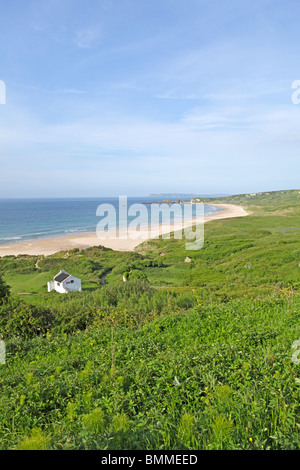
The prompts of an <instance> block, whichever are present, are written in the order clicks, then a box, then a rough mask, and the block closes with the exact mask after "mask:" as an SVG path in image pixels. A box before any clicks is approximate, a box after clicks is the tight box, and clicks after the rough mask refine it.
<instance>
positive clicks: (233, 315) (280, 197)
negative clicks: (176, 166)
mask: <svg viewBox="0 0 300 470" xmlns="http://www.w3.org/2000/svg"><path fill="white" fill-rule="evenodd" d="M299 198H300V194H299V191H298V190H297V191H296V190H295V191H283V192H282V191H278V192H272V193H261V194H256V195H237V196H231V197H228V198H222V199H213V200H211V199H209V200H206V202H210V203H213V202H216V203H217V202H218V203H221V202H222V203H234V204H239V205H242V206H243V207H244V208H245V209H246V210H248V211H249V212H251V214H250V215H249V216H247V217H243V218H235V219H227V220H226V219H224V220H219V221H211V222H209V223H207V224H205V242H204V246H203V248H202V249H201V250H199V251H190V252H187V251H186V250H185V241H184V240H174V239H171V240H152V241H148V242H145V243H143V244H141V245H140V246H139V247H138V248H137V250H136V252H133V253H124V252H122V253H121V252H114V251H112V250H109V249H105V248H103V247H94V248H90V249H87V250H84V251H79V250H72V251H71V252H61V253H57V254H56V255H52V256H48V257H41V258H40V259H39V260H37V258H36V257H30V256H18V257H4V258H1V259H0V270H1V272H2V278H3V280H4V281H5V282H6V283H7V284H8V285H9V286H10V290H11V294H10V296H9V297H4V296H3V297H2V298H1V295H0V332H1V334H2V336H3V339H4V340H5V343H6V351H7V354H6V364H5V365H4V364H3V365H1V364H0V387H1V396H0V406H1V415H0V449H17V448H18V449H46V448H47V449H48V448H49V449H166V450H168V449H299V443H300V440H299V427H300V423H299V398H300V394H299V391H300V388H299V383H300V373H299V363H298V361H297V360H295V358H297V354H296V353H297V350H296V346H297V343H296V341H297V340H300V323H299V311H300V296H299V294H300V267H299V266H300V240H299V230H300V210H299V208H300V205H299V200H300V199H299ZM186 256H189V257H190V258H191V262H190V263H186V262H185V258H186ZM60 269H65V270H67V271H70V272H72V273H73V274H74V275H76V276H79V277H81V279H82V282H83V291H82V292H81V293H73V294H70V295H60V294H58V293H56V292H51V293H48V292H47V288H46V284H47V281H48V280H50V279H51V278H52V277H53V275H54V274H56V273H57V272H58V271H59V270H60ZM107 273H108V275H107V277H106V278H105V282H106V284H105V285H103V276H104V275H105V274H107ZM124 273H127V275H128V279H129V280H128V281H127V282H125V283H124V282H123V281H122V279H123V274H124ZM3 292H5V290H4V291H3ZM3 295H4V294H3ZM295 354H296V355H295ZM293 358H294V359H293Z"/></svg>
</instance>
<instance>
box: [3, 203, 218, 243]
mask: <svg viewBox="0 0 300 470" xmlns="http://www.w3.org/2000/svg"><path fill="white" fill-rule="evenodd" d="M170 200H174V202H175V201H176V199H175V198H170ZM160 202H161V198H159V197H154V196H151V197H128V198H127V207H128V208H129V207H130V206H132V205H133V204H138V203H143V204H145V207H147V211H148V218H147V219H146V218H144V220H143V221H142V225H147V224H148V223H150V222H151V205H150V204H149V203H160ZM102 204H109V205H112V206H113V207H114V208H115V210H116V215H117V218H118V214H119V198H117V197H115V198H114V197H106V198H101V197H99V198H49V199H46V198H44V199H42V198H41V199H0V245H8V244H12V243H19V242H25V241H29V240H37V239H43V238H53V237H59V236H67V235H77V234H78V235H80V234H82V233H91V232H95V231H96V227H97V224H98V223H99V222H100V220H101V217H99V216H97V215H96V211H97V208H98V206H100V205H102ZM195 207H196V206H195V205H193V215H195V214H196V213H195ZM182 208H183V205H182ZM219 210H220V209H218V208H216V207H214V206H210V205H205V206H204V215H210V214H214V213H216V212H218V211H219ZM135 217H136V216H135ZM135 217H131V218H128V222H130V220H133V219H134V218H135ZM174 220H175V221H176V218H175V219H174ZM123 222H124V221H123ZM117 224H119V226H122V221H119V220H117Z"/></svg>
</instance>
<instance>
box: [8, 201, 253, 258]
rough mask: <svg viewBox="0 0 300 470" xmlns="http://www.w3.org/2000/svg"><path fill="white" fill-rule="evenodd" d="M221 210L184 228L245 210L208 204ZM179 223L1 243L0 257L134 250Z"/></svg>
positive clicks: (238, 214)
mask: <svg viewBox="0 0 300 470" xmlns="http://www.w3.org/2000/svg"><path fill="white" fill-rule="evenodd" d="M210 205H213V206H215V207H218V208H220V209H222V210H221V211H220V212H217V213H216V214H213V215H210V216H206V217H204V218H201V219H191V220H190V221H189V222H188V223H185V227H188V226H190V227H192V226H195V225H197V224H202V223H203V222H204V223H206V222H210V221H212V220H218V219H228V218H232V217H244V216H246V215H248V213H247V212H246V211H245V210H244V209H243V207H241V206H236V205H233V204H210ZM182 228H183V227H182V223H175V224H172V225H171V226H170V225H165V226H164V225H161V226H156V227H151V231H150V229H148V228H143V229H141V231H140V232H136V231H135V232H130V233H125V232H124V231H120V232H119V233H117V234H116V236H114V235H112V234H110V233H109V232H106V238H99V237H98V236H97V233H87V234H84V235H74V236H66V237H57V238H47V239H41V240H34V241H28V242H22V243H14V244H10V245H0V257H3V256H7V255H15V256H17V255H36V256H39V255H44V256H48V255H52V254H54V253H57V252H59V251H68V250H72V249H74V248H79V249H84V248H87V247H91V246H99V245H102V246H105V247H107V248H111V249H113V250H116V251H133V250H134V249H135V248H136V247H137V246H138V245H140V243H142V242H143V241H145V240H148V239H150V238H155V237H157V236H159V235H161V234H166V233H169V232H173V231H174V232H176V231H178V230H181V229H182Z"/></svg>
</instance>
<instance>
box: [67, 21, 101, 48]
mask: <svg viewBox="0 0 300 470" xmlns="http://www.w3.org/2000/svg"><path fill="white" fill-rule="evenodd" d="M100 33H101V31H100V27H99V26H91V27H89V28H86V29H81V30H78V31H76V33H75V37H74V43H75V44H76V46H78V47H80V48H84V49H89V48H90V47H92V45H93V44H94V43H95V42H96V41H97V40H98V39H99V37H100Z"/></svg>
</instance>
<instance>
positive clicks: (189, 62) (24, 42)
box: [0, 0, 300, 197]
mask: <svg viewBox="0 0 300 470" xmlns="http://www.w3.org/2000/svg"><path fill="white" fill-rule="evenodd" d="M0 8H1V12H0V13H1V14H0V80H2V81H4V82H5V84H6V104H5V105H1V104H0V165H1V167H0V168H1V170H0V197H40V196H41V197H43V196H45V197H49V196H118V195H128V196H135V195H137V196H138V195H148V194H150V193H161V192H163V193H168V192H172V193H175V192H177V193H197V194H214V193H224V194H236V193H246V192H256V191H270V190H276V189H295V188H299V187H300V184H299V174H300V152H299V150H300V133H299V130H300V105H295V104H293V103H292V100H291V96H292V93H293V90H292V83H293V81H295V80H300V67H299V59H300V48H299V44H300V41H299V39H300V32H299V31H300V29H299V13H300V3H299V2H298V1H296V0H288V1H286V0H285V1H281V0H251V1H249V0H243V1H241V0H223V1H222V0H172V1H171V0H151V1H150V0H147V1H146V0H114V1H113V0H84V1H83V0H64V1H63V2H62V1H61V0H27V1H26V2H24V1H23V0H22V1H21V0H11V1H10V2H2V4H1V6H0Z"/></svg>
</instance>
